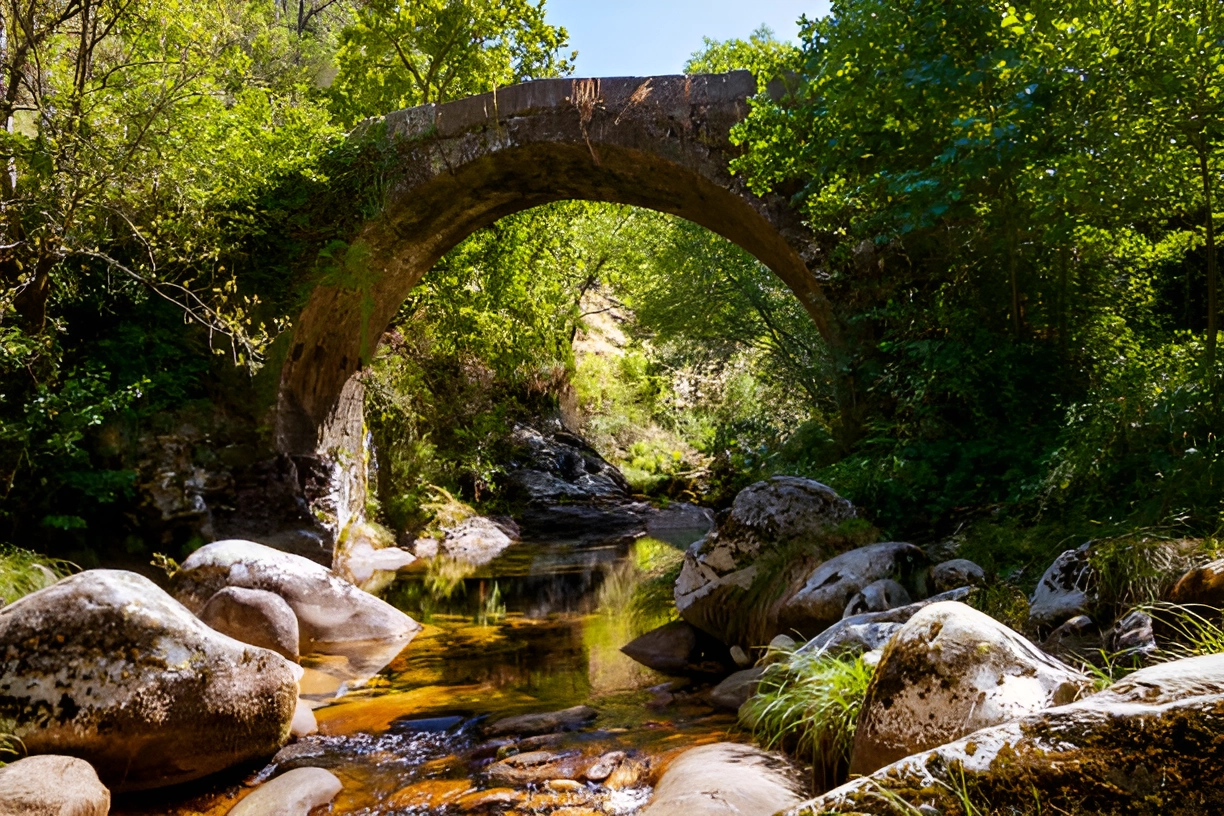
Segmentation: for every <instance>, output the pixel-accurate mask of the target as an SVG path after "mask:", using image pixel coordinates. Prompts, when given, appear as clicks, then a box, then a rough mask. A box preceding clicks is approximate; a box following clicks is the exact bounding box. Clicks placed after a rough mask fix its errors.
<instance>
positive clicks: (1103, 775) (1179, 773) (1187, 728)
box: [787, 654, 1224, 816]
mask: <svg viewBox="0 0 1224 816" xmlns="http://www.w3.org/2000/svg"><path fill="white" fill-rule="evenodd" d="M1222 763H1224V654H1217V655H1208V656H1204V657H1194V658H1187V659H1184V660H1178V661H1173V662H1170V663H1162V664H1159V665H1156V666H1151V667H1149V668H1146V669H1141V670H1139V671H1137V672H1135V673H1133V674H1131V675H1129V676H1127V677H1126V678H1124V679H1122V680H1121V681H1119V682H1118V683H1115V684H1114V685H1113V686H1112V687H1110V688H1109V689H1107V690H1105V691H1102V692H1099V693H1097V694H1094V695H1092V696H1089V697H1086V698H1084V699H1082V700H1079V701H1077V702H1074V703H1071V704H1069V705H1064V706H1058V707H1055V708H1050V709H1047V710H1044V711H1041V712H1038V713H1036V714H1032V715H1029V716H1027V717H1024V718H1022V719H1020V720H1017V721H1015V722H1011V723H1006V724H1004V725H998V726H993V727H990V728H985V729H982V730H980V731H976V732H974V733H972V734H970V735H968V736H966V737H963V738H961V739H959V740H957V741H955V742H952V743H949V744H947V745H943V746H940V747H938V748H934V749H932V750H929V751H925V752H922V753H919V754H915V755H914V756H910V757H906V758H904V759H901V760H899V761H898V762H895V763H893V764H892V765H889V766H887V767H885V768H882V769H880V770H878V771H876V772H875V773H873V774H871V775H870V776H865V777H861V778H859V779H856V780H854V781H851V782H849V783H847V784H845V785H843V786H841V787H840V788H837V789H835V790H832V791H830V792H828V793H826V794H824V795H822V796H819V797H817V798H816V799H813V800H810V801H808V802H805V803H803V804H802V805H800V806H798V807H795V808H792V809H791V810H789V811H788V812H787V813H788V814H789V816H814V815H815V814H851V813H853V814H871V815H872V816H893V814H896V813H897V812H898V805H896V804H895V803H894V802H892V801H889V797H888V796H886V795H883V794H882V793H881V791H884V792H887V793H891V794H893V795H894V796H895V797H897V798H900V799H901V800H904V801H905V802H908V803H909V804H910V805H911V806H915V805H918V804H924V805H930V806H932V807H934V808H935V809H936V810H939V811H940V812H943V813H961V812H963V805H962V802H961V800H960V799H959V793H960V792H968V793H969V795H970V796H971V797H972V800H973V801H974V804H975V805H976V806H978V807H980V808H982V810H983V812H985V808H986V807H988V806H987V805H985V803H987V802H989V803H992V804H993V806H994V807H995V808H1001V807H1004V806H1005V805H1007V804H1009V803H1014V804H1015V805H1017V806H1018V807H1023V806H1026V805H1029V804H1031V803H1034V802H1035V801H1036V802H1040V803H1041V806H1042V812H1047V811H1048V812H1051V813H1056V812H1059V809H1060V808H1061V809H1063V810H1064V811H1066V812H1075V813H1127V814H1130V815H1131V816H1203V814H1208V813H1221V812H1224V776H1221V774H1220V772H1219V769H1220V767H1221V764H1222ZM992 812H993V811H992Z"/></svg>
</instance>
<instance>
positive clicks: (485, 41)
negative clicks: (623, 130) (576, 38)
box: [331, 0, 572, 123]
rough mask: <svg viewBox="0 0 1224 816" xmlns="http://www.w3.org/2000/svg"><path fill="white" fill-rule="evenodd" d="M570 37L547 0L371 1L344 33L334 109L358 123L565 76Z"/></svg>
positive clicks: (334, 93) (338, 63) (339, 57)
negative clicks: (551, 19)
mask: <svg viewBox="0 0 1224 816" xmlns="http://www.w3.org/2000/svg"><path fill="white" fill-rule="evenodd" d="M567 38H568V34H567V33H566V31H565V29H564V28H559V27H557V26H552V25H549V24H548V23H547V22H546V21H545V19H544V3H543V0H540V2H538V3H536V4H533V3H531V2H529V0H419V2H411V3H408V2H402V0H371V2H369V3H367V4H366V5H365V6H363V7H362V8H361V9H360V11H359V12H358V14H357V19H356V21H355V22H354V23H353V25H351V26H349V27H348V28H346V29H345V31H344V33H343V35H342V38H341V39H342V42H341V46H340V50H339V53H338V54H337V56H336V65H337V67H338V68H339V74H338V75H337V76H336V79H335V82H334V84H333V85H332V88H331V93H332V100H333V108H334V110H335V111H336V112H337V114H338V115H339V116H340V118H341V119H342V120H343V121H345V122H349V123H351V122H355V121H357V120H359V119H360V118H362V117H364V116H374V115H380V114H384V113H389V112H391V111H393V110H398V109H400V108H407V107H412V106H413V105H422V104H427V103H431V102H433V103H439V102H446V101H448V100H450V99H456V98H459V97H463V96H469V95H471V94H477V93H484V92H486V91H490V90H493V89H495V88H498V87H503V86H506V85H510V84H513V83H515V82H524V81H526V80H529V79H538V78H541V77H548V76H556V75H558V74H564V73H567V72H568V71H569V70H570V63H569V62H568V61H567V60H566V59H565V58H564V57H563V56H562V54H561V52H562V50H563V49H564V48H565V46H566V41H567ZM571 59H572V57H571Z"/></svg>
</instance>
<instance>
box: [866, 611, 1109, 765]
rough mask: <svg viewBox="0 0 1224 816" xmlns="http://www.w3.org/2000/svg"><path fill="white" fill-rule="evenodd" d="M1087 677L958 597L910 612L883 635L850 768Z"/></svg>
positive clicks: (1017, 710)
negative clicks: (906, 619)
mask: <svg viewBox="0 0 1224 816" xmlns="http://www.w3.org/2000/svg"><path fill="white" fill-rule="evenodd" d="M1091 687H1092V682H1091V680H1090V679H1089V678H1087V677H1085V676H1084V675H1083V674H1081V673H1079V672H1077V671H1075V670H1074V669H1072V668H1071V667H1069V666H1066V665H1064V664H1062V663H1060V662H1058V661H1057V660H1055V659H1054V658H1052V657H1050V656H1048V655H1046V654H1045V653H1043V652H1042V651H1041V650H1039V649H1038V648H1037V647H1036V646H1034V645H1032V644H1031V643H1029V641H1027V640H1026V639H1025V638H1024V637H1022V636H1021V635H1020V634H1018V633H1016V632H1013V631H1012V630H1011V629H1008V628H1007V627H1006V626H1004V625H1003V624H1001V623H999V622H998V621H996V620H994V619H993V618H991V617H990V616H988V615H984V614H982V613H981V612H978V611H977V610H975V609H972V608H971V607H968V606H966V605H965V604H962V603H956V602H943V603H937V604H932V605H930V606H928V607H926V608H924V609H921V610H919V611H918V612H917V613H916V614H915V615H914V616H913V617H912V618H910V620H909V622H908V623H906V624H905V625H904V626H903V627H902V628H901V629H900V630H899V631H898V632H897V633H896V634H895V635H894V636H893V638H892V639H891V640H890V641H889V642H888V645H887V646H886V647H885V649H884V655H883V658H882V659H881V660H880V664H879V665H878V666H877V667H876V670H875V674H874V676H873V677H872V680H871V684H870V685H869V686H868V688H867V696H866V698H865V699H864V700H863V706H862V709H861V713H860V715H859V720H858V727H857V729H856V731H855V736H854V749H853V752H852V754H851V759H850V773H851V774H867V773H871V772H872V771H875V770H876V769H878V768H882V767H883V766H885V765H887V764H889V763H891V762H895V761H896V760H898V759H901V758H902V757H905V756H909V755H910V754H915V753H918V752H919V751H923V750H926V749H928V748H933V747H935V746H937V745H942V744H944V743H946V742H951V741H952V740H954V739H957V738H958V737H962V736H964V735H965V734H968V733H971V732H973V731H976V730H978V729H979V728H984V727H987V726H991V725H996V724H998V723H1003V722H1009V721H1011V720H1016V719H1019V718H1020V717H1022V716H1024V715H1026V714H1032V713H1034V712H1036V711H1040V710H1041V709H1043V708H1046V707H1047V706H1049V705H1051V704H1057V703H1068V702H1071V701H1072V700H1074V699H1075V698H1076V697H1077V696H1079V694H1080V693H1082V692H1084V691H1085V690H1088V689H1091Z"/></svg>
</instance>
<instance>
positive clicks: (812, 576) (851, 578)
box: [779, 542, 926, 636]
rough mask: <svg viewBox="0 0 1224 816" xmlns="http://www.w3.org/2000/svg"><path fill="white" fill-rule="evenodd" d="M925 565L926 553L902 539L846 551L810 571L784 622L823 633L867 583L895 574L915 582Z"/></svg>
mask: <svg viewBox="0 0 1224 816" xmlns="http://www.w3.org/2000/svg"><path fill="white" fill-rule="evenodd" d="M924 567H926V554H925V553H923V551H922V550H921V549H919V548H918V547H915V546H914V545H913V544H905V543H902V542H887V543H884V544H872V545H870V546H867V547H860V548H859V549H857V550H851V551H850V552H847V553H843V554H841V555H839V556H837V557H836V558H831V559H829V560H828V561H826V562H824V563H823V564H821V565H820V566H819V567H817V568H816V569H815V570H813V571H812V572H810V573H809V574H808V576H807V580H806V581H805V582H804V584H803V587H802V588H801V589H800V590H799V591H798V592H796V593H795V594H794V595H793V596H792V597H791V598H790V599H789V600H787V601H786V602H785V603H784V604H783V606H782V611H781V613H780V615H779V617H780V621H781V624H782V626H783V627H784V628H786V629H787V630H794V631H796V632H799V633H801V634H805V635H808V636H812V635H816V634H819V633H820V632H823V631H824V630H825V629H827V628H828V627H830V626H832V625H833V624H834V623H836V622H837V621H838V620H840V619H841V618H842V616H843V613H844V612H845V611H846V607H847V606H848V605H849V604H850V601H851V600H853V599H854V596H855V595H857V594H858V593H859V592H861V591H862V590H863V589H864V588H866V587H867V586H869V585H871V584H873V583H875V582H876V581H879V580H881V579H885V578H890V577H892V576H898V577H900V578H901V581H902V582H912V581H915V580H916V579H917V578H918V576H919V575H920V574H921V571H922V570H923V568H924ZM921 594H925V592H923V593H921Z"/></svg>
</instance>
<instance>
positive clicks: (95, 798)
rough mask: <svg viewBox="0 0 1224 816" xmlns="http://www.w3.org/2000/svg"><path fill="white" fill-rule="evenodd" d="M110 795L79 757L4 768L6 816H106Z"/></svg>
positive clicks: (1, 807)
mask: <svg viewBox="0 0 1224 816" xmlns="http://www.w3.org/2000/svg"><path fill="white" fill-rule="evenodd" d="M110 798H111V797H110V791H108V790H107V789H106V786H105V785H103V784H102V782H101V780H99V779H98V774H97V773H95V772H94V769H93V766H91V765H90V764H89V763H88V762H85V761H84V760H81V759H77V758H76V757H65V756H53V755H49V754H48V755H44V756H32V757H26V758H25V759H21V760H18V761H17V762H14V763H12V764H11V765H5V766H4V767H0V813H2V814H4V816H106V815H107V814H108V813H110Z"/></svg>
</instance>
